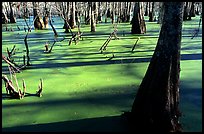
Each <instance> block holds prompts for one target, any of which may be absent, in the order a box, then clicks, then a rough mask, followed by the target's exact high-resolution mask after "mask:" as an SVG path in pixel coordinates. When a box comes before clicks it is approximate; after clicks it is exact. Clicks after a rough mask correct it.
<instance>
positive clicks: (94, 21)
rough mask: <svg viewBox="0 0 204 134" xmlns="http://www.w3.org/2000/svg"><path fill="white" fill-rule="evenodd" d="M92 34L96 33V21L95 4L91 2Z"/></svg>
mask: <svg viewBox="0 0 204 134" xmlns="http://www.w3.org/2000/svg"><path fill="white" fill-rule="evenodd" d="M90 4H91V32H95V31H96V20H95V18H94V12H95V10H94V3H93V2H91V3H90Z"/></svg>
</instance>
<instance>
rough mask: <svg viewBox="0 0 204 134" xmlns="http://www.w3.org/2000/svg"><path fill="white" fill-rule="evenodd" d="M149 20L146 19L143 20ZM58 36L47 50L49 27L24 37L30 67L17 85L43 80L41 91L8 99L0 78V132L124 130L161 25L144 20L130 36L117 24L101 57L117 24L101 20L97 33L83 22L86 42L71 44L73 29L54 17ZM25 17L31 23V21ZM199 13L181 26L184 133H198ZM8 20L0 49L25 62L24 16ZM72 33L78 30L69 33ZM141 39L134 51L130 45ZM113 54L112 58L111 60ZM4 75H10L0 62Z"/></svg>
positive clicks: (29, 85) (32, 89) (33, 85)
mask: <svg viewBox="0 0 204 134" xmlns="http://www.w3.org/2000/svg"><path fill="white" fill-rule="evenodd" d="M146 19H147V20H148V18H146ZM53 20H54V22H53V25H54V27H55V28H56V31H57V32H58V34H59V36H58V37H57V40H61V39H63V37H65V38H66V39H65V40H64V41H62V42H57V43H56V44H55V46H54V47H53V50H52V52H51V53H49V54H48V53H44V50H45V48H44V45H45V43H46V42H49V43H50V45H51V44H52V43H53V41H54V33H53V31H52V29H51V27H49V28H48V30H38V31H36V30H34V29H33V28H32V32H31V33H29V35H28V45H29V49H30V60H31V64H32V66H30V67H28V68H27V69H26V70H23V71H22V72H21V73H17V74H16V76H17V80H18V84H19V86H20V87H21V88H22V79H24V80H25V82H26V87H27V92H28V93H31V94H34V93H35V92H36V90H38V84H39V80H40V78H42V79H43V96H42V97H41V98H39V97H36V96H26V97H25V98H24V99H22V100H16V99H9V98H7V97H5V93H6V91H5V87H4V83H3V81H2V128H3V131H126V126H125V125H124V124H123V123H122V122H121V120H120V117H119V116H120V115H121V114H122V113H123V112H124V111H129V110H130V109H131V106H132V103H133V100H134V97H135V94H136V92H137V89H138V86H139V85H140V82H141V81H142V78H143V77H144V74H145V72H146V69H147V67H148V65H149V61H150V59H151V56H152V54H153V52H154V49H155V46H156V43H157V40H158V36H159V30H160V25H159V24H156V22H148V21H146V26H147V33H146V34H144V35H132V34H130V31H131V25H130V24H129V23H120V24H118V33H117V35H118V37H119V38H120V39H119V40H111V41H110V43H109V44H108V47H107V50H106V51H105V52H104V53H103V54H101V53H100V51H99V48H100V47H101V46H102V44H103V43H104V42H105V41H106V39H107V38H108V36H109V35H110V33H111V32H113V30H114V28H113V25H112V24H111V23H99V24H97V27H96V32H95V33H91V32H89V31H90V26H88V25H85V24H82V25H81V31H82V32H83V40H80V42H79V43H78V44H77V45H75V44H74V43H73V44H72V45H70V46H68V41H69V39H70V38H71V34H70V33H64V29H62V27H63V20H62V19H60V18H59V17H53ZM28 22H29V23H30V24H31V23H32V18H31V19H30V21H29V20H28ZM198 24H199V16H197V17H196V18H193V20H192V21H186V22H184V23H183V37H182V45H181V73H180V77H181V80H180V109H181V112H182V117H181V120H180V121H181V123H182V126H183V129H184V131H186V132H189V131H197V132H200V131H202V84H201V83H202V81H201V80H202V25H201V27H200V30H199V34H198V36H197V37H195V38H193V39H191V37H192V35H193V33H194V32H195V29H196V28H198ZM17 25H18V26H19V27H20V29H21V30H20V31H18V29H17V26H16V24H7V26H8V28H10V27H12V28H13V29H14V31H13V32H12V31H5V25H2V54H4V55H7V53H6V49H7V47H8V48H9V50H11V49H12V47H13V45H16V48H17V49H16V54H15V55H14V59H15V61H16V63H18V64H22V63H23V55H24V54H26V51H25V44H24V37H25V35H26V32H25V31H24V25H25V23H24V20H23V19H17ZM73 31H74V32H76V31H77V29H74V30H73ZM137 37H140V40H139V42H138V45H137V47H136V49H135V51H134V52H133V53H132V52H131V49H132V47H133V45H134V43H135V41H136V40H137ZM113 53H114V55H115V57H114V58H113V59H112V60H108V59H109V58H110V57H111V56H112V54H113ZM2 74H6V75H7V76H10V74H9V72H8V67H7V65H6V63H5V62H4V61H3V60H2Z"/></svg>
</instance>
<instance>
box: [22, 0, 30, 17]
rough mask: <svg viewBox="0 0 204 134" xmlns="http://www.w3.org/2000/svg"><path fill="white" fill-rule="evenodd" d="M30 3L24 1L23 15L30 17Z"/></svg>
mask: <svg viewBox="0 0 204 134" xmlns="http://www.w3.org/2000/svg"><path fill="white" fill-rule="evenodd" d="M27 4H28V3H27V2H23V17H24V18H28V17H29V12H28V5H27Z"/></svg>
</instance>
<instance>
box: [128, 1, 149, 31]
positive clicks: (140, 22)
mask: <svg viewBox="0 0 204 134" xmlns="http://www.w3.org/2000/svg"><path fill="white" fill-rule="evenodd" d="M131 33H132V34H144V33H146V26H145V20H144V16H143V3H142V2H135V7H134V13H133V18H132V29H131Z"/></svg>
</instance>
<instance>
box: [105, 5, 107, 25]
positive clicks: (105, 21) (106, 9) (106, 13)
mask: <svg viewBox="0 0 204 134" xmlns="http://www.w3.org/2000/svg"><path fill="white" fill-rule="evenodd" d="M105 10H106V11H105V23H107V19H108V16H107V15H108V2H106V9H105Z"/></svg>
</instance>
